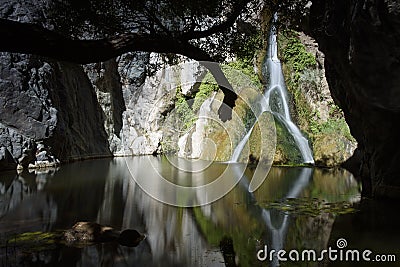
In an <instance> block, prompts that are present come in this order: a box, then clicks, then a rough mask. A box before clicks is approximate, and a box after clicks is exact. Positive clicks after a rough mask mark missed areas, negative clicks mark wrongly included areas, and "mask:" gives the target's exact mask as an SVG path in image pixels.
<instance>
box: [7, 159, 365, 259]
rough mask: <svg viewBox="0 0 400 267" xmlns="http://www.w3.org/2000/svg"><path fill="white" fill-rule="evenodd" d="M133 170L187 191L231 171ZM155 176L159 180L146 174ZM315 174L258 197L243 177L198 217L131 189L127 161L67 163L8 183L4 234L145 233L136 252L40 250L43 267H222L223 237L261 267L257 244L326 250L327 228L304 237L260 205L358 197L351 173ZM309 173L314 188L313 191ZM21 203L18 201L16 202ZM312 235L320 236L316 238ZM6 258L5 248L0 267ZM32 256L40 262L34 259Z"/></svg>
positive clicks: (302, 173)
mask: <svg viewBox="0 0 400 267" xmlns="http://www.w3.org/2000/svg"><path fill="white" fill-rule="evenodd" d="M200 162H203V163H201V164H200ZM128 163H129V164H131V167H133V169H135V170H137V171H138V172H137V173H136V174H140V175H143V176H144V177H145V178H146V179H150V180H151V179H152V178H154V177H152V175H154V174H155V173H157V172H161V173H163V174H164V175H165V176H166V178H167V179H169V180H171V181H173V182H175V183H177V184H181V185H185V186H189V185H191V186H201V185H202V184H206V183H208V182H209V181H210V180H209V179H210V177H211V178H213V176H214V175H215V174H216V173H217V174H219V173H222V172H224V171H226V168H227V165H228V164H221V163H213V164H212V165H210V166H209V167H208V168H207V169H206V170H205V171H204V172H199V173H186V172H179V171H177V170H176V168H172V167H171V165H170V164H169V163H168V161H166V158H163V157H153V156H149V157H134V158H132V159H129V160H128ZM148 163H150V164H151V165H147V164H148ZM174 164H176V165H178V166H179V167H180V168H182V169H196V168H198V167H199V166H200V167H204V166H203V165H202V164H208V162H204V161H188V160H183V159H177V161H176V162H174ZM230 165H233V166H235V169H230V171H229V173H228V174H227V175H228V176H238V177H239V178H241V177H242V176H243V171H246V175H247V176H248V177H251V176H252V172H254V170H251V169H250V168H245V167H244V165H242V164H230ZM149 168H153V170H155V172H150V171H149ZM310 172H312V169H304V168H273V169H272V170H271V172H270V174H269V176H268V178H267V179H266V180H265V182H264V184H263V185H262V186H261V187H260V188H259V189H258V190H257V191H255V192H253V193H251V192H249V191H248V187H249V181H248V180H247V179H246V177H244V178H243V179H241V180H240V181H239V185H238V186H236V187H235V188H233V189H232V190H231V191H230V192H229V193H228V194H227V195H225V196H224V197H223V198H221V199H220V200H218V201H216V202H213V203H212V204H209V205H205V206H202V207H200V208H195V209H193V208H178V207H174V206H170V205H166V204H163V203H160V202H159V201H157V200H155V199H153V198H152V197H150V196H149V195H147V194H146V193H145V192H144V191H143V190H142V189H141V188H140V187H139V186H138V185H137V184H136V183H135V180H134V179H133V178H132V177H131V173H130V172H129V171H128V169H127V166H126V163H125V159H121V158H117V159H114V160H96V161H86V162H81V163H73V164H69V165H65V166H62V167H61V169H60V170H59V171H57V172H56V173H55V174H54V176H53V177H51V175H50V174H48V176H46V175H45V174H43V175H41V176H40V179H38V178H37V176H36V175H35V174H26V175H25V174H24V175H23V177H24V181H23V183H21V181H20V180H18V179H15V176H14V177H9V178H4V176H2V177H0V193H1V200H3V201H0V210H1V211H2V212H3V213H2V216H1V217H0V229H1V230H2V232H3V231H5V230H7V232H8V231H9V230H10V229H14V231H15V232H16V233H21V232H25V231H47V230H49V231H54V230H57V229H66V228H68V227H71V226H72V225H73V224H74V223H75V222H76V221H82V220H88V221H96V222H98V223H101V224H105V225H111V226H113V227H114V228H116V229H126V228H134V229H137V230H138V231H140V232H142V233H145V234H146V235H147V238H146V239H145V240H144V241H143V242H142V243H140V244H139V246H137V247H135V248H128V247H122V246H119V245H118V244H116V243H104V244H97V245H94V246H87V247H84V248H68V247H64V246H58V247H55V248H53V249H50V250H46V251H45V252H43V251H40V252H39V253H42V254H43V256H41V257H42V258H40V259H45V260H46V262H47V263H48V265H51V266H100V265H102V264H103V265H106V266H107V265H112V264H113V266H133V265H135V266H146V265H147V266H159V265H162V266H224V263H223V262H224V257H223V255H222V253H221V251H220V249H219V241H220V240H221V238H222V237H223V236H228V237H231V239H232V241H233V243H234V247H235V249H236V248H237V249H236V251H235V253H236V256H237V257H238V260H239V264H240V265H242V266H246V265H249V266H252V265H254V264H255V263H256V259H255V255H256V252H257V250H256V249H257V246H258V245H257V244H259V243H260V244H267V245H268V247H269V248H272V249H274V248H275V249H277V248H281V247H282V246H283V245H285V246H289V247H293V243H290V241H288V237H287V233H289V232H290V233H291V235H295V239H299V238H301V240H302V242H306V241H307V240H308V243H311V242H313V243H316V244H318V247H317V248H324V245H325V244H321V242H319V240H321V239H324V240H325V239H326V238H325V236H326V235H327V234H329V233H330V227H331V224H329V223H327V224H325V225H326V227H325V228H324V227H322V228H321V227H315V225H320V224H321V221H323V222H326V219H325V218H318V222H316V223H317V224H315V223H313V224H310V225H312V227H310V225H307V224H301V226H300V227H301V229H303V230H301V229H300V230H299V226H298V225H297V223H298V221H296V218H295V217H291V216H289V215H285V214H283V213H281V212H279V211H277V212H274V211H271V210H268V209H263V208H262V207H263V206H262V204H263V203H267V202H271V201H276V200H279V199H282V198H286V197H300V196H304V194H309V193H310V192H312V191H314V188H313V186H315V185H316V184H320V186H322V187H318V188H316V190H317V191H318V192H320V193H319V194H323V192H324V191H323V190H328V191H329V192H330V193H331V194H335V195H337V196H338V197H337V199H336V201H344V200H347V199H350V198H352V197H354V196H353V195H352V194H351V195H347V196H346V192H349V190H350V189H351V190H352V188H354V186H356V187H357V184H355V183H354V180H353V179H352V178H351V176H350V175H349V174H347V173H343V172H338V173H331V174H330V176H329V177H328V176H326V173H329V171H324V172H322V171H319V170H318V169H316V170H314V172H313V174H311V173H310ZM316 173H317V174H318V175H319V177H318V176H316V175H315V174H316ZM312 175H313V183H309V181H310V179H311V178H310V177H311V176H312ZM231 178H232V177H231ZM39 180H43V181H47V182H46V184H44V185H43V186H40V187H41V188H42V189H41V190H37V188H38V184H39V183H40V182H39ZM328 180H331V181H330V182H329V181H328ZM157 181H159V180H155V181H153V184H152V185H153V188H154V190H159V191H160V192H165V191H164V190H166V188H164V187H163V186H162V184H161V183H159V182H157ZM325 185H328V186H325ZM324 188H325V189H324ZM321 190H322V191H321ZM22 192H23V193H22ZM350 192H353V191H350ZM168 193H174V192H168ZM175 193H176V194H175V197H176V198H180V199H181V200H182V201H186V200H188V199H191V198H197V199H199V201H200V200H204V198H207V195H206V194H204V192H202V191H199V192H198V193H199V194H197V195H193V196H189V195H180V194H177V192H175ZM21 195H22V198H23V199H22V201H20V200H19V198H20V197H21ZM7 199H10V200H11V199H14V200H13V201H15V202H13V201H8V200H7ZM4 200H6V201H4ZM331 201H335V200H331ZM12 203H15V205H14V204H12ZM46 203H47V204H46ZM329 220H330V219H329ZM316 228H318V229H316ZM288 229H289V230H288ZM321 229H322V230H321ZM303 233H307V236H304V235H303ZM310 233H314V234H315V235H316V236H317V237H316V238H315V239H310ZM3 235H4V232H3ZM0 237H1V236H0ZM317 239H318V240H317ZM4 253H5V251H4V249H3V250H2V248H1V247H0V265H1V263H2V262H3V261H2V260H3V259H4V255H5V254H4ZM24 257H25V256H24ZM35 257H36V258H35V259H36V260H39V258H38V255H35ZM30 260H31V259H29V258H27V257H25V258H21V259H19V258H18V261H20V262H19V263H20V265H23V263H24V264H25V265H29V263H31V261H30ZM246 260H249V262H246ZM40 263H42V262H40ZM16 265H18V264H16Z"/></svg>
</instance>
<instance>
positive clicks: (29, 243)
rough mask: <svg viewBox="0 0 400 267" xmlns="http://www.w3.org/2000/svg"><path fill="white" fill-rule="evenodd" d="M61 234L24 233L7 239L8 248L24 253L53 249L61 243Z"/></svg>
mask: <svg viewBox="0 0 400 267" xmlns="http://www.w3.org/2000/svg"><path fill="white" fill-rule="evenodd" d="M62 235H63V232H61V231H60V232H26V233H22V234H18V235H16V236H13V237H11V238H9V239H8V241H7V244H8V246H16V247H19V248H22V249H23V251H25V252H38V251H44V250H49V249H53V248H55V246H57V244H59V243H60V242H61V241H62Z"/></svg>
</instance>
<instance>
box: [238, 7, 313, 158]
mask: <svg viewBox="0 0 400 267" xmlns="http://www.w3.org/2000/svg"><path fill="white" fill-rule="evenodd" d="M276 20H277V15H276V14H275V16H274V21H273V24H272V27H271V32H270V37H269V46H268V54H267V58H266V60H265V63H264V67H265V68H267V70H268V71H267V72H268V73H269V86H268V87H267V90H265V92H264V97H265V98H264V99H262V100H261V103H260V105H261V112H260V114H262V113H263V112H264V111H270V112H272V114H273V115H274V117H275V118H276V119H278V120H279V121H280V122H281V123H282V124H283V125H284V126H285V127H286V128H287V130H288V132H289V133H290V134H291V135H292V136H293V139H294V141H295V142H296V145H297V147H298V148H299V151H300V153H301V156H302V159H303V162H304V163H310V164H313V163H314V159H313V156H312V152H311V149H310V146H309V144H308V140H307V139H306V138H305V137H304V136H303V135H302V134H301V132H300V130H299V128H297V126H296V125H295V124H294V123H293V122H292V119H291V117H290V111H289V106H288V100H287V99H288V98H287V91H286V85H285V79H284V77H283V73H282V66H281V62H280V60H279V58H278V42H277V34H276V27H275V26H274V22H276ZM260 114H256V118H257V119H258V117H259V115H260ZM256 122H257V120H256ZM253 128H254V125H253V127H251V129H250V130H249V132H247V134H246V135H245V136H244V137H243V139H242V140H241V141H240V142H239V144H238V145H237V146H236V148H235V150H234V151H233V155H232V157H231V162H237V161H238V160H239V156H240V154H241V152H242V150H243V148H244V146H245V145H246V142H247V140H248V139H249V137H250V134H251V131H252V130H253Z"/></svg>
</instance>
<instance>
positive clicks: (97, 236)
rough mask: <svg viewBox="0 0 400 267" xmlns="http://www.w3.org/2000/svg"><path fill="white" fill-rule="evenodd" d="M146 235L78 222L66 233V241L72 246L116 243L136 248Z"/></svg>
mask: <svg viewBox="0 0 400 267" xmlns="http://www.w3.org/2000/svg"><path fill="white" fill-rule="evenodd" d="M144 238H145V235H142V234H140V233H139V232H138V231H136V230H134V229H126V230H123V231H121V232H120V231H117V230H115V229H114V228H112V227H110V226H104V225H101V224H98V223H95V222H77V223H76V224H74V226H72V228H71V229H69V230H67V231H65V233H64V239H65V241H66V242H67V243H68V244H70V245H72V244H74V243H77V244H81V243H97V242H110V241H116V242H118V243H119V244H120V245H122V246H127V247H135V246H137V245H138V244H139V243H140V241H142V240H143V239H144Z"/></svg>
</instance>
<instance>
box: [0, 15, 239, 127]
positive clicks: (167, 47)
mask: <svg viewBox="0 0 400 267" xmlns="http://www.w3.org/2000/svg"><path fill="white" fill-rule="evenodd" d="M0 36H2V41H1V42H0V51H4V52H14V53H26V54H35V55H40V56H45V57H50V58H53V59H56V60H61V61H69V62H74V63H79V64H87V63H93V62H101V61H106V60H108V59H111V58H114V57H117V56H119V55H122V54H124V53H127V52H134V51H143V52H156V53H174V54H180V55H183V56H186V57H189V58H191V59H194V60H197V61H201V62H202V64H203V65H204V66H205V67H206V68H208V69H209V70H210V72H211V74H212V75H213V76H214V78H215V79H216V81H217V83H218V85H219V87H220V88H221V90H222V91H223V93H224V100H223V103H225V104H226V105H227V106H228V107H230V108H233V107H234V106H235V100H236V98H237V96H236V94H235V93H234V92H233V88H232V86H231V85H230V83H229V81H228V80H227V79H226V77H225V75H224V74H223V73H222V70H221V68H220V67H219V65H218V64H216V63H213V61H214V60H213V58H212V57H211V56H210V55H209V54H207V53H206V52H205V51H204V50H202V49H200V48H198V47H196V46H194V45H192V44H189V43H188V42H186V41H181V40H179V39H174V38H172V37H166V36H156V35H152V34H137V33H132V34H124V35H118V36H115V37H113V38H104V39H100V40H73V39H70V38H67V37H65V36H63V35H61V34H58V33H56V32H53V31H50V30H48V29H46V28H43V27H41V26H39V25H35V24H29V23H20V22H16V21H11V20H5V19H0ZM226 109H227V108H226V106H224V105H223V106H222V107H221V108H220V110H219V112H220V118H221V119H222V120H223V121H226V120H228V119H230V118H231V117H232V113H231V111H230V110H228V111H229V112H227V110H226Z"/></svg>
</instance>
